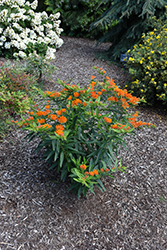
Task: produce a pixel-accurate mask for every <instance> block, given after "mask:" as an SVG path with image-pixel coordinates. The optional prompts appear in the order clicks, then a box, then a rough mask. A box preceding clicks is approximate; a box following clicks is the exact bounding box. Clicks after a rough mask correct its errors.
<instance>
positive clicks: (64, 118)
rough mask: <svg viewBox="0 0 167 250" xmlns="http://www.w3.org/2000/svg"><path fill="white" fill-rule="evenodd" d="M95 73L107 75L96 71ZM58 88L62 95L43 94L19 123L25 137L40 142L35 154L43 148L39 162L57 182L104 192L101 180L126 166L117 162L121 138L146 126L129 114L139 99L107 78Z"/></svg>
mask: <svg viewBox="0 0 167 250" xmlns="http://www.w3.org/2000/svg"><path fill="white" fill-rule="evenodd" d="M97 70H98V71H99V73H101V74H103V75H104V74H105V73H106V72H105V71H104V70H102V69H99V68H97ZM59 84H61V85H62V87H63V88H62V90H61V91H60V92H56V91H46V92H45V93H44V94H43V96H44V99H42V101H41V104H40V105H35V106H33V107H32V110H31V111H30V113H29V117H28V118H25V117H24V118H23V119H22V120H21V121H19V122H17V124H18V125H19V127H23V129H26V130H29V134H28V136H27V137H28V138H29V139H30V140H31V139H32V138H34V137H39V138H40V143H39V145H38V147H37V149H36V150H37V151H38V150H40V149H42V148H44V149H45V153H44V155H43V158H44V159H45V160H46V161H47V163H48V164H49V166H50V167H49V169H53V168H55V169H56V170H57V172H60V173H61V180H62V181H65V180H66V178H67V177H69V178H71V187H70V189H73V190H74V191H76V192H77V193H78V196H80V194H83V195H86V192H87V190H90V191H91V192H93V193H94V191H93V187H94V185H97V186H98V187H99V188H100V189H101V190H105V188H104V186H103V183H102V181H101V178H102V177H104V176H111V177H112V173H113V172H115V171H116V170H117V169H119V170H121V171H124V170H125V168H124V167H122V165H121V164H119V163H118V162H117V155H118V148H119V147H120V146H121V145H122V146H125V141H124V140H123V138H124V136H125V135H127V134H131V133H132V132H133V130H134V128H137V127H139V126H142V125H145V126H147V125H148V126H150V125H151V124H150V123H143V122H142V121H137V120H136V117H137V116H138V114H137V113H134V114H130V113H128V112H127V110H128V108H129V106H130V105H136V104H137V103H138V102H139V99H138V98H136V97H133V96H132V95H131V94H129V93H128V92H127V90H122V89H120V88H118V87H117V86H116V84H115V83H114V80H113V79H110V78H109V77H108V76H106V78H105V79H104V81H103V82H98V80H96V79H95V77H94V76H92V77H91V82H90V84H89V86H88V87H87V88H86V87H83V88H82V87H80V86H79V85H74V84H69V83H68V84H67V83H66V82H62V81H60V80H59Z"/></svg>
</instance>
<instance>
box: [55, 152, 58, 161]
mask: <svg viewBox="0 0 167 250" xmlns="http://www.w3.org/2000/svg"><path fill="white" fill-rule="evenodd" d="M58 155H59V153H58V152H57V151H55V156H54V161H56V160H57V158H58Z"/></svg>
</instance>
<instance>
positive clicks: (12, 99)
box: [0, 89, 30, 117]
mask: <svg viewBox="0 0 167 250" xmlns="http://www.w3.org/2000/svg"><path fill="white" fill-rule="evenodd" d="M0 108H1V109H2V110H3V111H4V112H7V113H8V114H9V115H10V116H13V117H14V116H15V115H16V114H23V113H24V112H25V111H26V110H28V109H29V108H30V100H29V98H28V96H27V95H26V94H24V93H23V92H21V91H20V90H19V91H17V92H10V91H7V90H5V89H4V90H2V89H1V90H0Z"/></svg>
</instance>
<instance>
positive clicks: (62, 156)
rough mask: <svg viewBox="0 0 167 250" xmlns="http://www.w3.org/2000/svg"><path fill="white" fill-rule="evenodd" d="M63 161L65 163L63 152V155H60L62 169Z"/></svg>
mask: <svg viewBox="0 0 167 250" xmlns="http://www.w3.org/2000/svg"><path fill="white" fill-rule="evenodd" d="M63 161H64V152H63V151H62V152H61V154H60V168H61V167H62V165H63Z"/></svg>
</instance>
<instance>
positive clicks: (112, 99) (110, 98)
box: [107, 96, 118, 102]
mask: <svg viewBox="0 0 167 250" xmlns="http://www.w3.org/2000/svg"><path fill="white" fill-rule="evenodd" d="M107 100H108V101H112V102H118V98H117V97H114V96H110V97H108V98H107Z"/></svg>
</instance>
